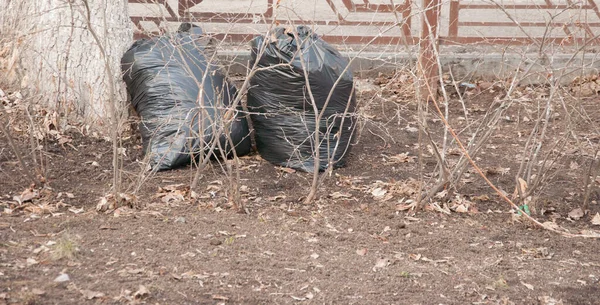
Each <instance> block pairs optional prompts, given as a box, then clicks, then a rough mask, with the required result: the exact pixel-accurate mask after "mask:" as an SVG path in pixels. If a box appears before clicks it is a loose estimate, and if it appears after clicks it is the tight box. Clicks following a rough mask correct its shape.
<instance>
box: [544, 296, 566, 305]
mask: <svg viewBox="0 0 600 305" xmlns="http://www.w3.org/2000/svg"><path fill="white" fill-rule="evenodd" d="M538 301H540V305H563V304H564V303H563V301H562V300H558V301H557V300H556V299H554V298H553V297H550V296H543V297H539V298H538Z"/></svg>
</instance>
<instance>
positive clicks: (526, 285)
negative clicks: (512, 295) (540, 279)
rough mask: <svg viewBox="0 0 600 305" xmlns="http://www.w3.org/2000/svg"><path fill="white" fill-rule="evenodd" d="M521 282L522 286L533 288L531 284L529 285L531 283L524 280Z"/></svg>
mask: <svg viewBox="0 0 600 305" xmlns="http://www.w3.org/2000/svg"><path fill="white" fill-rule="evenodd" d="M521 284H523V286H525V287H527V289H529V290H533V285H531V284H527V283H525V282H521Z"/></svg>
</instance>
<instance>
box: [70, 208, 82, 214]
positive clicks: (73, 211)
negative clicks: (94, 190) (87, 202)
mask: <svg viewBox="0 0 600 305" xmlns="http://www.w3.org/2000/svg"><path fill="white" fill-rule="evenodd" d="M69 212H71V213H74V214H81V213H83V208H79V209H76V208H69Z"/></svg>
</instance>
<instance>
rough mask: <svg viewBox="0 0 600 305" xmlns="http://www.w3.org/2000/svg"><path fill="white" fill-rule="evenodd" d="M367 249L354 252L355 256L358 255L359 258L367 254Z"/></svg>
mask: <svg viewBox="0 0 600 305" xmlns="http://www.w3.org/2000/svg"><path fill="white" fill-rule="evenodd" d="M367 251H368V250H367V248H362V249H358V250H356V254H358V255H360V256H365V255H366V254H367Z"/></svg>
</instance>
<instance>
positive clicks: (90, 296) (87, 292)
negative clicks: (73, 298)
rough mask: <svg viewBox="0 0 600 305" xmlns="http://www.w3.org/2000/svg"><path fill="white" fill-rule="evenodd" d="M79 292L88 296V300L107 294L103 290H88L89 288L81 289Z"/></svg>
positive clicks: (85, 296)
mask: <svg viewBox="0 0 600 305" xmlns="http://www.w3.org/2000/svg"><path fill="white" fill-rule="evenodd" d="M79 292H80V293H81V294H82V295H83V297H84V298H86V299H88V300H92V299H95V298H102V297H104V296H105V294H104V293H102V292H97V291H92V290H88V289H82V290H79Z"/></svg>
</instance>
